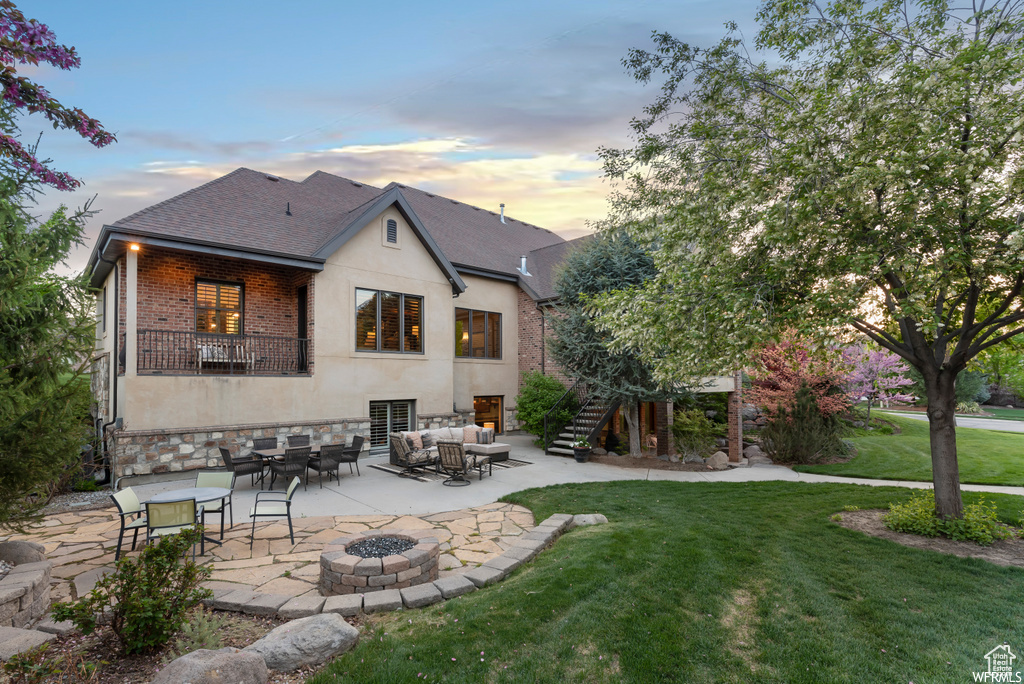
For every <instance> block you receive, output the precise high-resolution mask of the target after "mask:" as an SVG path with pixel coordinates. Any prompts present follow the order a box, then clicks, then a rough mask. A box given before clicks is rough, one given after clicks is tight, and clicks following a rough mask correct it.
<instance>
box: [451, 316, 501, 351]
mask: <svg viewBox="0 0 1024 684" xmlns="http://www.w3.org/2000/svg"><path fill="white" fill-rule="evenodd" d="M459 311H467V312H469V329H468V330H463V331H462V332H463V335H466V334H467V333H468V335H469V354H456V355H455V358H456V359H471V360H473V361H503V360H504V358H505V344H504V340H503V339H502V335H503V334H504V327H505V326H504V322H502V320H501V319H502V318H503V314H502V313H501V312H500V311H485V310H484V309H468V308H466V307H464V306H457V307H455V321H456V323H457V322H458V317H459ZM473 314H483V315H484V356H473ZM492 315H493V316H497V317H498V355H497V356H487V355H486V354H487V350H488V349H489V348H490V347H491V344H490V342H491V326H490V325H489V322H490V317H491V316H492Z"/></svg>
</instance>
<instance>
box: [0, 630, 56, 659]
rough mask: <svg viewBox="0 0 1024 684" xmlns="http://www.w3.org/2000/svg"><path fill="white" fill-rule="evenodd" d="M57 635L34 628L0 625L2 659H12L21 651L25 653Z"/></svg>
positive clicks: (0, 652) (0, 656) (0, 653)
mask: <svg viewBox="0 0 1024 684" xmlns="http://www.w3.org/2000/svg"><path fill="white" fill-rule="evenodd" d="M56 638H57V636H56V635H55V634H47V633H46V632H37V631H36V630H34V629H18V628H17V627H0V660H4V661H7V660H10V659H11V658H13V657H14V656H16V655H18V654H19V653H24V652H25V651H28V650H30V649H33V648H35V647H36V646H41V645H43V644H45V643H46V642H48V641H53V640H54V639H56Z"/></svg>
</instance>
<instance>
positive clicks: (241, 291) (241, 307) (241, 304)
mask: <svg viewBox="0 0 1024 684" xmlns="http://www.w3.org/2000/svg"><path fill="white" fill-rule="evenodd" d="M200 283H204V284H207V285H216V286H217V287H218V288H219V287H220V286H222V285H226V286H228V287H237V288H238V332H237V333H229V332H216V333H209V332H208V331H202V330H199V310H200V309H203V310H204V311H234V309H222V308H220V307H209V306H202V307H201V306H199V284H200ZM192 298H193V299H192V310H193V311H192V314H193V315H192V329H193V330H194V331H195V332H197V333H198V332H206V334H214V335H239V336H241V335H244V334H245V283H244V282H243V281H240V280H217V279H216V278H199V277H196V279H195V283H194V284H193V286H192ZM217 298H218V300H219V299H220V293H219V292H218V297H217Z"/></svg>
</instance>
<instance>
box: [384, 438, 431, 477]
mask: <svg viewBox="0 0 1024 684" xmlns="http://www.w3.org/2000/svg"><path fill="white" fill-rule="evenodd" d="M389 437H390V439H391V449H392V450H393V451H394V452H395V455H394V458H393V460H392V463H394V464H395V465H398V466H401V467H402V473H401V474H402V475H412V474H413V473H415V472H416V470H418V469H422V468H429V467H430V466H432V465H434V464H435V463H437V456H435V455H434V454H432V453H430V452H429V451H427V450H426V449H417V450H415V451H414V450H413V449H412V448H410V447H409V445H408V444H407V443H406V441H405V437H402V435H401V434H400V433H398V432H392V433H391V434H390V435H389Z"/></svg>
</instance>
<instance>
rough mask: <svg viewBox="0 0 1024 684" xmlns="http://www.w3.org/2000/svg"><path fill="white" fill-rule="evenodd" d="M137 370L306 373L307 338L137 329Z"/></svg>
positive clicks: (214, 372)
mask: <svg viewBox="0 0 1024 684" xmlns="http://www.w3.org/2000/svg"><path fill="white" fill-rule="evenodd" d="M138 361H139V366H138V372H139V373H146V374H152V375H159V374H168V375H172V374H173V375H181V374H188V373H195V374H197V375H198V374H204V375H206V374H209V375H289V374H299V373H308V372H309V340H308V339H301V338H297V337H272V336H270V335H217V334H211V333H201V332H185V331H177V330H140V331H139V335H138Z"/></svg>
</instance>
